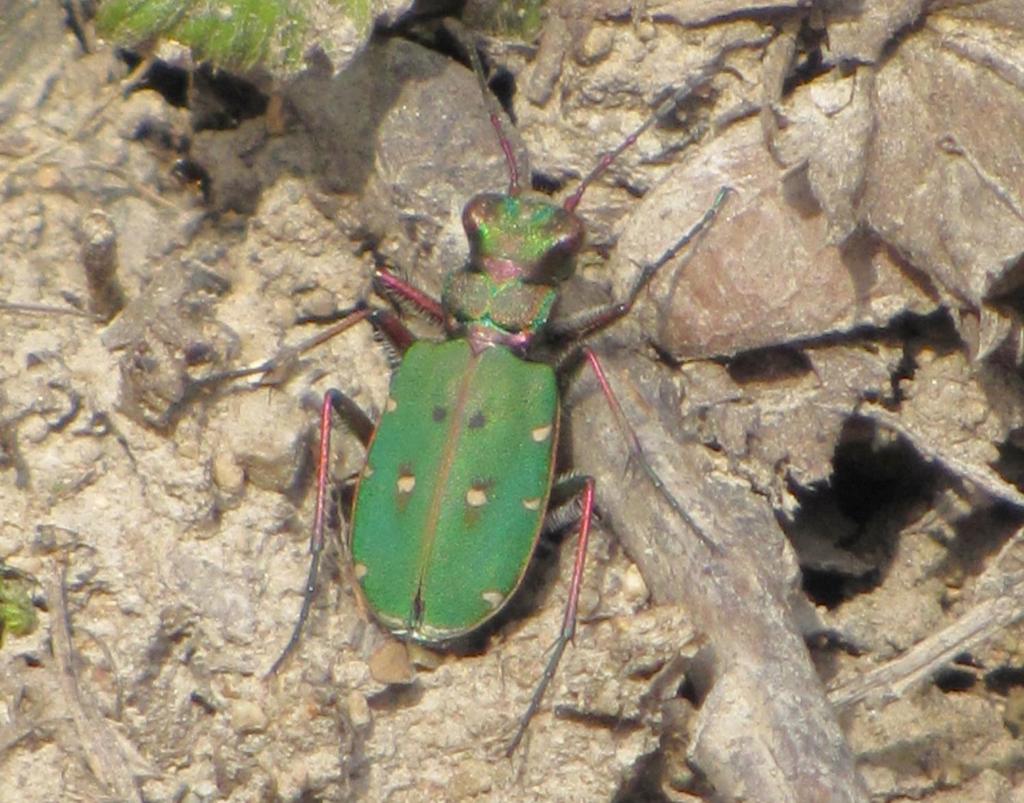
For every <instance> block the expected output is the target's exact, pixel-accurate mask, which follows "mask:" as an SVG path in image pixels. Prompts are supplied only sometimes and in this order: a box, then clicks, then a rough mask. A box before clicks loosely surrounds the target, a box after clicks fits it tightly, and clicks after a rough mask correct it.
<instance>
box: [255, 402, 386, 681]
mask: <svg viewBox="0 0 1024 803" xmlns="http://www.w3.org/2000/svg"><path fill="white" fill-rule="evenodd" d="M334 413H337V414H338V415H339V416H340V417H341V419H342V420H343V421H344V422H345V423H346V424H347V425H348V427H349V429H351V430H352V432H353V433H354V434H355V436H356V437H357V438H359V441H360V442H361V443H362V444H363V446H364V447H367V446H369V444H370V439H371V438H372V436H373V421H372V420H371V419H370V417H369V416H368V415H367V414H366V413H365V412H363V410H362V409H361V408H360V407H359V406H358V405H357V404H356V403H355V402H354V401H353V400H352V399H350V398H349V397H348V396H346V395H345V394H344V393H342V392H341V391H340V390H335V389H333V388H332V389H331V390H328V391H327V392H326V393H325V394H324V401H323V404H322V405H321V407H320V448H319V450H318V452H317V469H316V512H315V514H314V516H313V533H312V535H311V536H310V539H309V553H310V559H309V574H308V575H307V577H306V587H305V590H304V591H303V596H302V608H301V609H300V611H299V618H298V620H296V622H295V627H294V629H293V630H292V635H291V638H289V639H288V643H287V644H286V645H285V647H284V649H283V650H282V651H281V654H280V655H279V656H278V658H277V660H276V661H274V665H273V666H271V667H270V670H269V671H268V672H267V677H270V676H272V675H276V674H277V672H278V670H279V669H280V668H281V667H282V666H283V665H284V662H285V661H286V660H287V659H288V657H289V656H290V655H291V654H292V653H293V652H294V651H295V648H296V647H297V646H298V644H299V639H300V638H301V636H302V629H303V627H304V626H305V624H306V620H307V619H308V618H309V611H310V609H311V608H312V605H313V598H314V597H315V596H316V587H317V578H318V576H319V574H320V557H321V555H322V554H323V551H324V544H325V543H326V537H325V531H326V520H327V485H328V474H329V469H330V456H331V428H332V425H333V414H334Z"/></svg>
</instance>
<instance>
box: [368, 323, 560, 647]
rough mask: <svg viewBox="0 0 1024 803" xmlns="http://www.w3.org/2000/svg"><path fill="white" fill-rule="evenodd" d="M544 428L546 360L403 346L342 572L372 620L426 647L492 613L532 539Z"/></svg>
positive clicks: (540, 508)
mask: <svg viewBox="0 0 1024 803" xmlns="http://www.w3.org/2000/svg"><path fill="white" fill-rule="evenodd" d="M510 400H514V401H515V403H514V404H512V405H510V403H509V402H510ZM557 430H558V389H557V386H556V382H555V374H554V371H553V370H552V369H551V368H550V367H549V366H548V365H546V364H544V363H532V362H526V361H524V360H522V359H520V358H519V357H517V356H516V355H515V354H513V353H512V352H511V351H509V350H508V349H504V348H486V349H484V350H483V351H481V352H480V353H478V354H476V353H474V352H473V350H472V349H471V348H470V345H469V343H468V341H466V340H464V339H459V340H451V341H447V342H444V343H429V342H422V341H421V342H417V343H415V344H414V345H412V346H411V347H410V348H409V350H408V351H407V352H406V353H405V357H404V359H403V360H402V364H401V365H400V366H399V368H398V369H397V371H396V373H395V375H394V377H393V379H392V382H391V390H390V395H389V397H388V401H387V404H386V407H385V410H384V412H383V414H382V417H381V419H380V423H379V425H378V427H377V431H376V433H375V435H374V438H373V441H372V442H371V445H370V450H369V454H368V456H367V460H366V467H365V469H364V471H363V474H362V477H361V479H360V482H359V487H358V491H357V493H356V502H355V508H354V512H353V515H352V531H351V532H352V534H351V552H352V560H353V563H354V566H355V574H356V577H357V578H359V582H360V584H361V586H362V590H363V594H364V596H365V599H366V601H367V603H368V604H369V607H370V609H371V610H372V611H373V613H374V614H375V615H376V617H377V618H378V619H379V620H380V621H381V623H382V624H384V625H385V626H386V627H387V628H388V629H389V630H391V631H392V632H393V633H395V634H396V635H398V636H400V637H403V638H409V639H412V640H415V641H419V642H424V643H428V644H437V643H442V642H445V641H449V640H451V639H454V638H457V637H459V636H463V635H465V634H467V633H469V632H472V631H474V630H476V629H477V628H479V627H480V626H481V625H482V624H483V623H484V622H486V621H487V620H488V619H490V618H491V617H492V616H494V615H495V614H496V613H497V612H498V611H499V610H500V609H501V607H502V606H503V605H504V604H505V602H506V601H507V600H508V598H509V597H510V595H511V594H512V593H513V592H514V591H515V590H516V588H517V587H518V586H519V583H520V581H521V580H522V577H523V574H524V572H525V570H526V567H527V565H528V564H529V560H530V556H531V555H532V554H533V549H534V545H535V544H536V541H537V537H538V534H539V533H540V530H541V525H542V523H543V520H544V511H545V510H546V508H547V502H548V494H549V492H550V488H551V476H552V470H553V466H554V447H555V443H556V439H557V434H558V432H557Z"/></svg>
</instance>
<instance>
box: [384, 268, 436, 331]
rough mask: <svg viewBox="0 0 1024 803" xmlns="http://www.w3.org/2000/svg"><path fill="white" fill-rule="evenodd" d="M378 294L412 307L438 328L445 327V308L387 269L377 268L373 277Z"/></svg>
mask: <svg viewBox="0 0 1024 803" xmlns="http://www.w3.org/2000/svg"><path fill="white" fill-rule="evenodd" d="M373 284H374V287H375V288H376V290H377V292H378V293H380V294H381V295H382V296H385V297H386V298H391V299H394V300H395V301H397V302H398V303H399V304H400V305H403V304H404V305H411V306H412V307H413V308H414V309H415V310H416V311H418V312H419V313H420V314H421V315H423V316H424V317H426V318H427V319H429V320H431V321H433V322H434V323H435V324H437V325H438V326H444V317H445V316H444V307H443V306H442V305H441V302H440V301H438V300H437V299H436V298H434V297H433V296H431V295H429V294H427V293H425V292H424V291H423V290H420V289H419V288H418V287H416V286H415V285H412V284H409V282H407V281H405V279H402V278H400V277H398V276H396V275H395V274H393V273H392V272H391V271H389V270H388V269H387V268H377V272H376V273H375V274H374V277H373Z"/></svg>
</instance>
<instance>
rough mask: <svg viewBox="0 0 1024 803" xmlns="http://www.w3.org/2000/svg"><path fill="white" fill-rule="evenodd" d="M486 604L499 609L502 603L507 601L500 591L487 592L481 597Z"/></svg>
mask: <svg viewBox="0 0 1024 803" xmlns="http://www.w3.org/2000/svg"><path fill="white" fill-rule="evenodd" d="M480 596H481V597H483V600H484V602H486V603H487V604H488V605H490V606H491V608H492V609H493V608H497V607H498V606H499V605H501V603H503V602H504V601H505V595H504V594H502V593H501V592H500V591H485V592H483V593H482V594H481V595H480Z"/></svg>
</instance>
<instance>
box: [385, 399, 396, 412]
mask: <svg viewBox="0 0 1024 803" xmlns="http://www.w3.org/2000/svg"><path fill="white" fill-rule="evenodd" d="M384 409H385V410H387V411H388V412H389V413H393V412H394V411H395V410H397V409H398V402H396V401H395V400H394V398H393V397H392V396H388V400H387V401H386V402H384Z"/></svg>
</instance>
